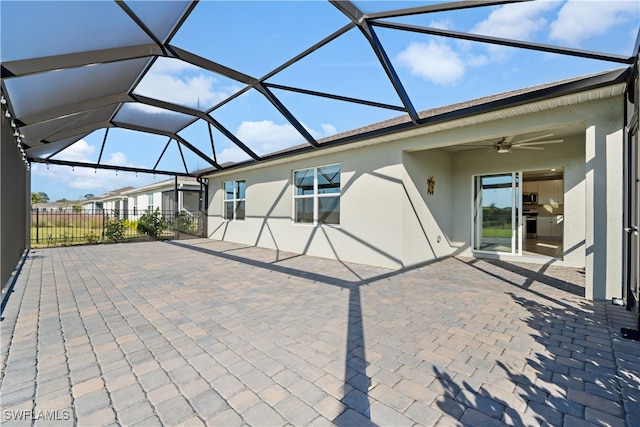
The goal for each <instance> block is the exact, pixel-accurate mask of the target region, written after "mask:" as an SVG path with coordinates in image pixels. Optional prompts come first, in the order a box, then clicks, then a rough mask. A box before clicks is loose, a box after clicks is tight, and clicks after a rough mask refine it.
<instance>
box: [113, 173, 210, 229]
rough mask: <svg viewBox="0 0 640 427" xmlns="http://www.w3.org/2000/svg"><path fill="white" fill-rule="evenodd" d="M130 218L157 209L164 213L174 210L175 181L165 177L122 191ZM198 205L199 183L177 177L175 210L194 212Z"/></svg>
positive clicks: (197, 209) (167, 213) (196, 210)
mask: <svg viewBox="0 0 640 427" xmlns="http://www.w3.org/2000/svg"><path fill="white" fill-rule="evenodd" d="M122 196H123V197H126V198H127V203H128V206H129V213H130V215H132V219H134V218H137V217H139V216H140V215H142V214H143V213H145V212H146V211H154V210H156V209H159V210H160V211H162V212H163V213H164V214H165V215H170V214H171V213H174V212H176V181H175V180H174V179H173V178H172V179H167V180H164V181H159V182H154V183H153V184H149V185H145V186H144V187H139V188H132V189H129V190H127V191H124V192H122ZM199 205H200V183H198V181H197V180H196V179H195V178H191V177H178V178H177V211H178V212H182V211H186V212H189V213H190V214H196V213H197V212H198V211H199Z"/></svg>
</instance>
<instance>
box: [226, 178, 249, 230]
mask: <svg viewBox="0 0 640 427" xmlns="http://www.w3.org/2000/svg"><path fill="white" fill-rule="evenodd" d="M245 187H246V184H245V182H244V180H238V181H226V182H225V183H224V209H223V211H222V215H223V217H224V219H230V220H234V219H235V220H240V219H244V209H245V203H246V201H245Z"/></svg>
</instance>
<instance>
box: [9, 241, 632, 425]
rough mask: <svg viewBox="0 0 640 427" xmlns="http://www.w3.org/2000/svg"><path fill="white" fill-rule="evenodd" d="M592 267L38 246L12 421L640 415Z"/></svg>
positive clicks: (12, 319)
mask: <svg viewBox="0 0 640 427" xmlns="http://www.w3.org/2000/svg"><path fill="white" fill-rule="evenodd" d="M583 282H584V279H583V278H582V276H581V274H580V272H577V271H574V270H572V269H563V268H557V267H548V266H534V265H526V264H519V265H514V264H506V263H503V262H497V261H491V262H489V261H481V260H472V259H456V258H449V259H445V260H441V261H438V262H435V263H432V264H429V265H425V266H422V267H420V268H415V269H410V270H406V271H401V272H394V271H389V270H383V269H378V268H373V267H367V266H362V265H354V264H346V263H340V262H338V261H330V260H325V259H319V258H314V257H308V256H300V255H294V254H290V253H283V252H281V251H275V250H265V249H259V248H253V247H244V246H241V245H234V244H229V243H222V242H216V241H211V240H205V239H199V240H190V241H183V242H154V243H132V244H117V245H103V246H83V247H67V248H55V249H38V250H33V251H32V252H31V253H30V254H29V257H28V259H27V261H26V263H25V265H24V268H23V270H22V273H21V275H20V276H19V278H18V281H17V283H16V286H15V292H14V293H13V295H12V296H11V299H10V300H9V303H8V305H7V308H6V309H5V311H4V313H3V317H4V319H3V320H2V322H1V328H2V358H3V359H2V384H1V386H0V394H1V399H2V401H1V403H2V424H3V425H7V426H9V425H29V424H32V423H33V424H35V425H73V424H78V425H115V424H119V425H127V426H128V425H145V426H146V425H204V424H206V425H216V426H233V425H265V426H280V425H288V424H291V425H319V426H321V425H332V424H335V425H338V426H347V425H374V424H376V425H380V426H404V425H438V426H448V425H471V426H479V425H482V426H492V425H503V424H509V425H553V426H562V425H564V426H583V425H610V426H624V425H628V426H640V385H639V381H640V343H639V342H635V341H629V340H625V339H622V338H621V336H620V327H621V326H623V327H632V325H633V323H632V319H631V316H630V314H629V313H628V312H626V311H625V310H624V309H623V308H621V307H617V306H614V305H611V304H606V303H602V302H598V303H592V302H588V301H586V300H584V298H583V297H582V296H581V295H580V294H581V293H582V292H583Z"/></svg>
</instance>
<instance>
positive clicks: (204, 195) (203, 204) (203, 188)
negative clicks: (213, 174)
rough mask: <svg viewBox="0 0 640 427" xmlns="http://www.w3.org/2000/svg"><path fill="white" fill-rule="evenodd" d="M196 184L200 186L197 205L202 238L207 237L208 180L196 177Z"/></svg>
mask: <svg viewBox="0 0 640 427" xmlns="http://www.w3.org/2000/svg"><path fill="white" fill-rule="evenodd" d="M196 180H197V181H198V184H200V203H198V210H199V211H200V218H201V220H202V237H207V221H206V219H207V200H209V179H207V178H202V177H200V176H198V177H196Z"/></svg>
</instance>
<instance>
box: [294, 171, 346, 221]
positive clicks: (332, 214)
mask: <svg viewBox="0 0 640 427" xmlns="http://www.w3.org/2000/svg"><path fill="white" fill-rule="evenodd" d="M340 170H341V168H340V165H330V166H321V167H318V168H311V169H303V170H298V171H294V172H293V185H294V193H293V202H294V221H295V222H299V223H307V224H340Z"/></svg>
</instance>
